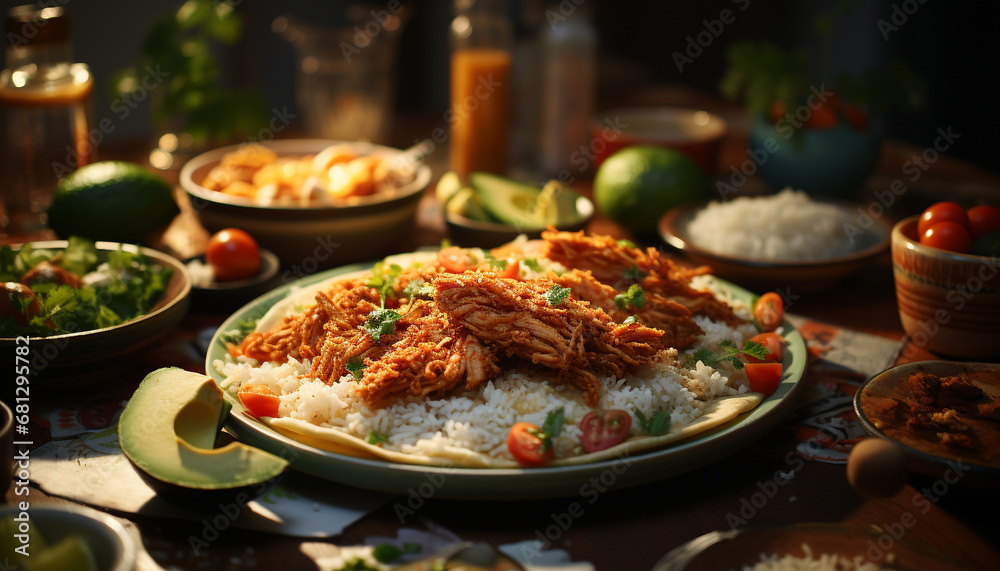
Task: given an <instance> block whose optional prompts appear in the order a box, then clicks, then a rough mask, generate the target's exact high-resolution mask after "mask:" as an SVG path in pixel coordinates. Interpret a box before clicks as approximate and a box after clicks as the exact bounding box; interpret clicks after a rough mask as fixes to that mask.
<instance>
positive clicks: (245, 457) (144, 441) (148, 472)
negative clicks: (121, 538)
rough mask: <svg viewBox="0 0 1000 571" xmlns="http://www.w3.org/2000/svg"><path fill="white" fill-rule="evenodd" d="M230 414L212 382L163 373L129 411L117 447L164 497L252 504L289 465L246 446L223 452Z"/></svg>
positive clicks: (175, 371)
mask: <svg viewBox="0 0 1000 571" xmlns="http://www.w3.org/2000/svg"><path fill="white" fill-rule="evenodd" d="M229 408H230V406H229V404H228V403H227V402H226V400H225V398H224V396H223V393H222V389H220V388H219V387H218V385H216V383H215V381H214V380H213V379H212V378H211V377H208V376H205V375H201V374H198V373H194V372H191V371H185V370H183V369H179V368H176V367H167V368H162V369H157V370H155V371H153V372H151V373H149V374H148V375H147V376H146V378H145V379H143V381H142V383H140V385H139V388H138V389H136V391H135V393H133V395H132V397H131V398H130V399H129V402H128V404H127V405H126V406H125V410H124V411H122V414H121V417H120V418H119V421H118V442H119V444H120V445H121V449H122V452H123V453H124V454H125V456H126V457H127V458H128V459H129V460H130V461H131V462H132V464H133V465H134V466H135V467H136V468H137V471H138V473H139V475H140V476H141V477H142V478H143V480H144V481H145V482H146V483H147V484H149V485H150V487H152V488H153V489H154V490H155V491H156V492H157V494H158V495H162V496H165V497H167V498H169V499H171V500H173V501H183V502H185V503H186V502H188V501H191V502H204V501H238V502H239V503H246V502H247V501H249V500H251V499H253V498H255V497H257V496H259V495H260V494H262V493H263V492H265V491H266V490H267V489H268V488H269V487H270V486H271V485H272V484H274V483H275V482H276V481H277V478H278V477H279V476H281V475H282V474H283V473H284V472H285V470H286V469H287V467H288V461H287V460H284V459H282V458H279V457H277V456H275V455H273V454H270V453H269V452H265V451H263V450H260V449H258V448H253V447H251V446H248V445H246V444H243V443H240V442H231V443H229V444H227V445H225V446H222V447H220V448H216V447H215V444H216V439H217V437H218V435H219V431H220V429H221V428H222V425H223V424H224V422H225V419H226V416H227V415H228V413H229Z"/></svg>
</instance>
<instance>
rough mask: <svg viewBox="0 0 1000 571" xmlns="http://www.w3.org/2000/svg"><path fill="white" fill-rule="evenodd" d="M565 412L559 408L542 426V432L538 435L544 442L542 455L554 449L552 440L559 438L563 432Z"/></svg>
mask: <svg viewBox="0 0 1000 571" xmlns="http://www.w3.org/2000/svg"><path fill="white" fill-rule="evenodd" d="M564 412H565V411H564V410H563V408H562V407H559V408H558V409H556V410H554V411H552V412H550V413H549V414H548V415H547V416H546V417H545V422H544V423H543V424H542V432H541V434H537V435H536V436H538V439H539V440H541V441H542V446H541V448H539V451H540V452H541V453H543V454H544V453H545V452H548V450H549V448H552V439H554V438H556V437H557V436H559V433H560V432H562V426H563V415H564Z"/></svg>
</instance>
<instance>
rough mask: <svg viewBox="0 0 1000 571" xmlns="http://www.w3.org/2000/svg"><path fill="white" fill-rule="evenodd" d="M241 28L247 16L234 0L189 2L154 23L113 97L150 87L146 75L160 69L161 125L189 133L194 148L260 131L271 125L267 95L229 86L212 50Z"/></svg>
mask: <svg viewBox="0 0 1000 571" xmlns="http://www.w3.org/2000/svg"><path fill="white" fill-rule="evenodd" d="M242 32H243V20H242V18H241V16H240V14H239V13H238V12H237V11H236V10H235V8H234V6H233V3H232V2H229V1H227V0H222V1H219V0H187V1H186V2H184V3H183V4H181V6H180V7H179V8H178V9H177V11H176V12H175V13H172V14H167V15H164V16H162V17H160V18H159V19H157V21H156V22H155V23H154V24H153V26H152V28H151V29H150V30H149V32H148V33H147V34H146V37H145V38H144V40H143V42H142V45H141V47H140V52H139V58H138V61H137V62H136V64H135V65H133V66H131V67H128V68H126V69H123V70H120V71H119V72H117V73H116V74H115V75H114V76H113V77H112V80H111V91H112V96H113V97H117V98H127V97H129V96H130V95H131V94H134V93H135V92H136V90H137V89H140V88H142V87H147V86H145V85H144V84H143V81H144V79H145V76H146V75H150V74H153V73H154V72H155V75H156V76H163V77H164V79H163V83H162V84H160V85H157V86H156V87H155V88H153V89H152V90H151V91H152V97H151V100H152V112H153V122H154V123H155V124H156V126H157V127H158V128H160V129H163V130H171V131H176V132H178V133H186V134H189V135H190V136H191V137H192V139H193V144H194V145H195V146H200V145H204V144H206V143H209V142H223V141H226V140H228V139H231V138H233V137H238V136H246V135H249V134H252V133H257V132H259V131H260V130H261V129H263V128H265V127H266V126H267V118H268V109H267V103H266V101H265V100H264V97H263V95H261V94H260V93H258V92H257V91H253V90H250V91H243V92H237V91H235V90H230V89H227V88H226V87H224V86H223V83H222V78H221V71H220V69H219V63H218V61H217V60H216V57H215V55H214V54H213V50H217V49H219V45H222V46H232V45H234V44H235V43H236V42H237V41H239V39H240V36H241V34H242ZM150 70H153V71H150Z"/></svg>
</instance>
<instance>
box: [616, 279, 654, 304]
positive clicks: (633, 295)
mask: <svg viewBox="0 0 1000 571" xmlns="http://www.w3.org/2000/svg"><path fill="white" fill-rule="evenodd" d="M615 305H616V306H618V309H626V308H628V307H634V308H636V309H638V308H640V307H642V306H643V305H646V292H645V291H643V289H642V286H640V285H639V284H632V285H630V286H628V291H626V292H625V293H620V294H618V295H616V296H615Z"/></svg>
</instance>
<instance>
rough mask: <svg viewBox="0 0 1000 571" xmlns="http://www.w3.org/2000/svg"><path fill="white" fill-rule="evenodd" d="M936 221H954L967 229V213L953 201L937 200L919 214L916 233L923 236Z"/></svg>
mask: <svg viewBox="0 0 1000 571" xmlns="http://www.w3.org/2000/svg"><path fill="white" fill-rule="evenodd" d="M938 222H955V223H956V224H959V225H961V226H962V227H964V228H965V229H966V231H968V230H969V214H968V212H966V211H965V209H964V208H962V207H961V206H959V205H958V204H955V203H954V202H947V201H946V202H937V203H935V204H932V205H931V206H930V207H928V208H927V210H924V213H923V214H921V215H920V221H919V222H917V235H918V236H923V235H924V233H926V232H927V230H929V229H930V227H931V226H934V225H935V224H937V223H938Z"/></svg>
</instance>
